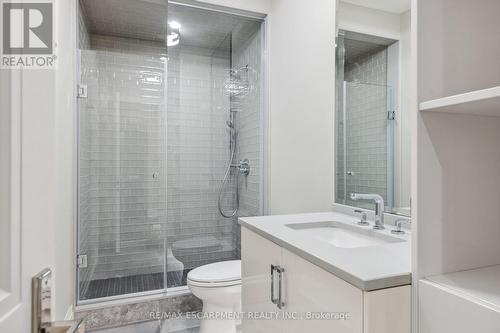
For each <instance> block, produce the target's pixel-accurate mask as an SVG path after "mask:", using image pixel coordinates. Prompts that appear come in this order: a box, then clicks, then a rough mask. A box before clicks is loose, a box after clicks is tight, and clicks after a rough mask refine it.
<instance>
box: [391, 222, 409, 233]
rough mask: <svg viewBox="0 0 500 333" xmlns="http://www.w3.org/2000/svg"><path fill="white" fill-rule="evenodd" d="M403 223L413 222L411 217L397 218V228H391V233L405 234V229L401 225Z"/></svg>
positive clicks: (395, 223)
mask: <svg viewBox="0 0 500 333" xmlns="http://www.w3.org/2000/svg"><path fill="white" fill-rule="evenodd" d="M403 223H411V220H410V219H397V220H396V222H394V225H395V226H396V229H395V230H391V233H393V234H396V235H403V234H405V232H404V230H402V229H401V225H402V224H403Z"/></svg>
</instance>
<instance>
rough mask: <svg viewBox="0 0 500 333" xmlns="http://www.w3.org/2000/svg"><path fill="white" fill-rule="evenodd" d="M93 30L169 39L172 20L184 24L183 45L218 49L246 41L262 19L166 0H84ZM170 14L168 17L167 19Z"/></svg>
mask: <svg viewBox="0 0 500 333" xmlns="http://www.w3.org/2000/svg"><path fill="white" fill-rule="evenodd" d="M80 3H81V5H82V8H83V11H84V14H85V17H86V20H87V24H88V29H89V31H90V33H93V34H102V35H111V36H119V37H128V38H137V39H143V40H151V41H157V42H163V43H164V42H165V37H166V35H167V29H168V28H167V27H168V22H173V21H176V22H178V23H179V24H180V25H181V28H180V34H181V41H180V46H181V47H182V46H193V47H198V48H205V49H209V50H214V49H217V48H222V49H229V47H231V43H229V41H230V40H231V39H232V44H233V45H232V47H233V48H235V47H237V45H239V44H241V43H244V42H245V41H247V40H248V39H249V37H251V36H252V35H253V34H254V33H255V32H256V31H258V29H259V27H260V25H261V21H259V20H256V19H250V18H246V17H241V16H237V15H232V14H226V13H221V12H216V11H210V10H203V9H199V8H194V7H190V6H183V5H178V4H169V5H167V4H166V0H80ZM167 18H168V19H167ZM228 37H232V38H228Z"/></svg>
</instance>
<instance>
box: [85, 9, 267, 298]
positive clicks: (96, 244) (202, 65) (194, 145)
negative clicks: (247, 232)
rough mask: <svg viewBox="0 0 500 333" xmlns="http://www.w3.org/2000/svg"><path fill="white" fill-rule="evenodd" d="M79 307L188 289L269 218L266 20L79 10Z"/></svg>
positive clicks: (224, 13)
mask: <svg viewBox="0 0 500 333" xmlns="http://www.w3.org/2000/svg"><path fill="white" fill-rule="evenodd" d="M79 4H80V6H79V36H78V37H79V68H78V73H79V89H78V113H79V135H78V228H77V233H78V235H77V239H78V249H77V259H78V268H77V270H78V272H77V273H78V274H77V279H78V281H77V296H78V297H77V299H78V303H79V304H85V303H89V302H95V301H102V300H110V299H115V298H121V297H130V296H136V295H147V294H155V293H164V292H167V293H169V292H175V291H176V290H179V289H184V288H185V284H186V275H187V272H188V271H189V270H191V269H193V268H195V267H198V266H200V265H204V264H208V263H211V262H217V261H222V260H231V259H237V258H239V257H240V231H239V226H238V223H237V218H238V216H251V215H259V214H262V213H263V211H262V210H263V195H262V194H263V186H264V185H263V177H262V165H263V156H264V154H263V151H262V150H263V148H262V147H263V146H264V145H263V142H262V140H263V137H264V136H263V126H262V124H263V112H264V110H263V107H262V105H263V102H262V83H261V82H262V78H263V75H262V72H263V69H264V66H263V63H264V59H263V57H262V54H263V46H264V43H263V35H264V20H263V18H264V17H263V16H261V15H258V14H254V13H246V12H241V11H239V12H238V13H233V12H230V11H228V10H227V9H226V8H216V7H210V8H203V7H200V6H198V5H193V2H192V1H189V2H185V3H184V2H182V1H175V2H173V1H172V2H167V1H166V0H165V1H146V0H80V1H79Z"/></svg>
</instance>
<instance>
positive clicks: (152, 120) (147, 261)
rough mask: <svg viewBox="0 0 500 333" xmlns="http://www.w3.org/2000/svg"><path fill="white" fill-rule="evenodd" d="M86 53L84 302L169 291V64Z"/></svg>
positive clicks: (81, 230)
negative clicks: (167, 244) (167, 254)
mask: <svg viewBox="0 0 500 333" xmlns="http://www.w3.org/2000/svg"><path fill="white" fill-rule="evenodd" d="M80 52H81V53H80V87H79V99H78V101H79V102H78V103H79V165H78V167H79V178H78V182H79V186H78V201H79V205H78V206H79V214H78V216H79V220H78V286H77V288H78V298H79V301H85V300H91V299H97V298H104V297H119V296H122V295H130V294H135V293H145V292H151V291H154V290H159V289H164V287H165V286H166V282H165V280H166V275H165V272H164V270H165V266H166V251H165V250H166V247H165V241H166V219H167V218H166V215H167V212H166V202H167V199H166V115H165V86H164V73H165V60H164V59H161V58H158V59H155V58H151V57H146V56H141V55H134V54H129V53H127V54H125V53H119V52H110V51H90V50H81V51H80Z"/></svg>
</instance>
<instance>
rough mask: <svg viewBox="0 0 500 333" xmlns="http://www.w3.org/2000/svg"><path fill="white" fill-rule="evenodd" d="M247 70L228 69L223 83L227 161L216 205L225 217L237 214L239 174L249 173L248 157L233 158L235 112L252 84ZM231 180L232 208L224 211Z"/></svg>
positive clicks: (235, 133) (239, 107)
mask: <svg viewBox="0 0 500 333" xmlns="http://www.w3.org/2000/svg"><path fill="white" fill-rule="evenodd" d="M249 71H250V68H249V66H248V65H246V66H244V67H241V68H239V69H230V70H229V76H228V78H227V80H226V82H225V84H224V92H225V93H227V94H228V95H229V96H230V99H231V107H230V110H229V120H228V121H226V125H227V126H228V128H229V161H228V164H227V167H226V172H225V173H224V177H223V179H222V182H221V184H220V188H219V198H218V202H217V205H218V209H219V213H220V214H221V215H222V216H224V217H226V218H231V217H234V216H236V215H237V214H238V210H239V206H240V193H239V192H240V191H239V176H240V175H244V176H245V177H246V176H248V175H249V174H250V161H249V160H248V159H246V158H245V159H241V160H240V161H236V160H235V157H236V149H237V146H238V130H237V129H236V122H237V114H238V113H239V112H242V108H241V99H242V98H245V97H246V96H248V94H249V93H250V92H251V90H252V89H253V88H252V87H253V85H252V84H251V82H250V79H249ZM233 106H234V107H233ZM232 170H236V172H234V173H233V172H232ZM231 177H233V179H230V178H231ZM231 180H234V183H235V187H236V188H235V202H234V207H233V209H232V210H231V211H230V212H225V211H224V208H223V207H222V196H223V194H224V190H225V188H226V186H227V185H228V184H229V183H231Z"/></svg>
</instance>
